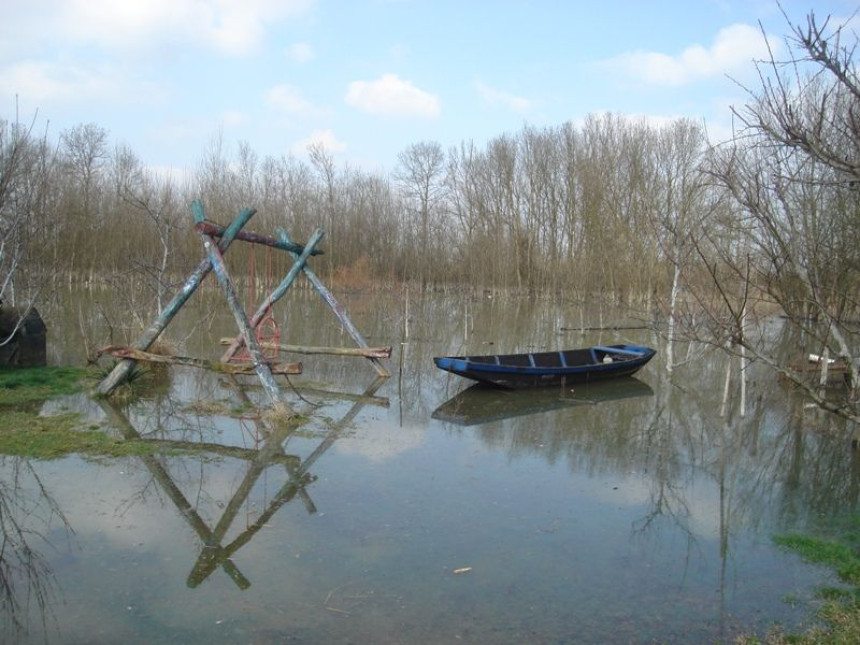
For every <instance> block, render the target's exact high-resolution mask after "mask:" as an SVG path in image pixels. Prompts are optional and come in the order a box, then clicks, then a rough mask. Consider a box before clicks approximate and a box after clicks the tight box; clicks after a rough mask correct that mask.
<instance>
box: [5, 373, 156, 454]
mask: <svg viewBox="0 0 860 645" xmlns="http://www.w3.org/2000/svg"><path fill="white" fill-rule="evenodd" d="M94 376H96V374H95V373H94V371H93V370H91V369H86V368H74V367H30V368H25V369H3V370H0V454H3V455H15V456H20V457H34V458H38V459H55V458H57V457H63V456H66V455H69V454H75V453H77V454H85V455H90V456H103V457H122V456H129V455H139V454H146V453H150V452H153V447H152V446H151V445H146V444H144V443H143V442H140V441H133V440H132V441H129V440H119V439H114V438H111V437H109V436H108V435H107V434H105V432H104V431H103V430H102V429H101V428H99V427H83V426H84V423H83V421H82V419H81V417H80V416H79V415H78V414H75V413H70V412H66V413H61V414H54V415H49V416H43V415H41V414H40V413H39V407H40V406H39V404H40V403H42V402H44V401H46V400H48V399H51V398H56V397H59V396H64V395H69V394H75V393H77V392H82V391H84V390H86V389H89V388H91V387H92V385H93V384H94V383H95V381H94V380H93V379H94Z"/></svg>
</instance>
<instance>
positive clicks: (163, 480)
mask: <svg viewBox="0 0 860 645" xmlns="http://www.w3.org/2000/svg"><path fill="white" fill-rule="evenodd" d="M385 381H386V379H385V378H384V377H379V378H377V379H376V380H375V381H374V382H373V383H372V384H371V385H370V386H369V387H368V388H367V389H366V390H365V392H364V394H363V395H361V396H360V397H356V400H355V402H354V403H353V405H352V406H351V407H350V409H349V410H348V411H347V413H346V414H345V415H344V416H343V417H342V418H341V419H340V420H339V421H338V422H336V423H333V424H331V426H330V428H331V429H330V430H329V432H328V433H327V434H326V436H325V437H324V438H323V440H322V441H321V442H320V444H319V445H318V446H317V447H316V448H315V449H314V450H313V452H311V454H310V455H308V456H307V457H306V458H305V459H304V460H302V459H301V458H300V457H298V456H296V455H289V454H286V453H285V452H284V447H285V444H286V442H287V440H288V439H289V437H290V435H291V434H292V432H293V431H294V430H295V429H296V428H297V426H288V425H280V426H275V427H273V428H270V427H268V426H267V425H266V424H265V423H264V422H263V421H262V420H261V419H258V418H255V419H254V423H255V425H256V426H257V429H258V431H259V435H260V436H262V437H263V443H262V445H261V446H260V447H259V448H258V449H256V450H255V449H249V448H240V447H237V446H225V445H221V444H213V443H194V442H191V441H171V440H165V439H148V438H146V437H142V436H141V435H140V433H139V432H138V431H137V429H135V427H134V426H133V425H132V423H131V421H130V420H129V418H128V416H127V415H126V414H125V413H124V412H123V411H122V410H121V409H120V408H119V407H118V405H117V404H116V403H115V402H114V401H112V400H110V399H106V398H99V399H97V401H98V402H99V405H100V406H101V408H102V410H104V412H105V415H106V416H107V418H108V420H109V421H110V422H111V423H112V424H113V425H114V426H115V427H116V428H117V429H118V430H119V432H120V433H121V434H122V435H123V437H125V438H126V439H134V440H137V441H142V442H145V443H152V444H155V445H158V446H164V447H169V448H178V449H181V450H184V451H195V452H201V453H214V454H218V455H224V456H229V457H233V458H237V459H244V460H246V461H248V462H249V466H248V470H247V472H246V473H245V476H244V478H243V479H242V482H241V483H240V484H239V487H238V488H237V489H236V492H235V493H234V494H233V497H232V498H231V499H230V501H229V502H228V503H227V505H226V506H225V507H224V512H223V513H222V515H221V517H220V519H219V520H218V522H217V523H216V524H215V527H214V528H210V527H209V526H208V525H207V524H206V522H205V520H203V518H202V517H200V515H199V513H198V512H197V511H196V510H195V508H194V506H193V505H192V504H191V502H189V501H188V499H187V498H186V497H185V495H184V494H183V493H182V491H181V490H180V489H179V487H178V486H177V485H176V484H175V483H174V482H173V479H172V478H171V476H170V473H169V472H168V471H167V468H165V466H164V465H163V464H162V463H161V461H159V459H158V458H157V457H155V456H154V455H140V456H139V457H138V458H139V459H140V460H141V461H142V462H143V464H144V465H145V466H146V468H147V469H148V470H149V472H150V473H152V476H153V477H154V478H155V480H156V482H158V484H159V485H160V486H161V488H162V490H163V491H164V492H165V494H166V495H167V496H168V497H169V498H170V500H171V501H172V502H173V504H174V505H175V506H176V509H177V510H178V511H179V514H180V516H182V517H184V518H185V519H186V520H187V521H188V524H189V525H190V526H191V528H192V529H194V532H195V533H197V535H198V536H200V539H201V540H202V542H203V548H202V549H201V551H200V555H199V556H198V558H197V561H196V562H195V563H194V566H193V567H192V569H191V572H190V573H189V574H188V580H187V584H188V586H189V587H192V588H193V587H197V586H198V585H199V584H200V583H202V582H203V581H204V580H206V578H208V577H209V576H210V575H211V573H212V572H213V571H214V570H215V569H217V568H218V567H219V566H220V567H221V568H222V569H223V570H224V572H225V573H226V574H227V575H228V576H229V577H230V579H231V580H233V582H235V583H236V586H237V587H239V588H240V589H247V588H248V587H250V586H251V582H250V580H248V579H247V578H246V577H245V576H244V575H243V574H242V572H241V571H240V570H239V568H238V567H237V566H236V565H235V564H234V563H233V561H232V560H231V558H232V556H233V554H234V553H236V552H237V551H238V550H239V549H240V548H242V547H243V546H244V545H245V544H247V543H248V542H249V541H250V540H251V538H252V537H254V535H255V534H256V533H257V531H259V530H260V529H261V528H262V527H263V526H264V525H265V524H266V523H267V522H268V521H269V519H270V518H271V517H272V516H273V515H274V514H275V513H276V512H277V511H278V509H280V508H281V506H283V505H284V504H287V503H288V502H290V501H292V500H293V499H295V498H296V497H299V498H300V499H301V500H302V502H303V504H304V506H305V509H306V510H307V512H308V513H311V514H312V513H316V510H317V509H316V505H315V504H314V502H313V500H312V499H311V497H310V495H309V494H308V492H307V490H306V487H307V486H308V484H311V483H313V482H314V481H315V480H316V477H315V476H313V475H311V474H310V472H309V471H310V468H311V466H313V465H314V463H316V461H317V460H318V459H319V458H320V457H321V456H322V455H323V454H324V453H325V452H326V451H327V450H328V449H329V448H330V447H331V446H332V445H333V444H334V442H335V441H336V440H337V439H338V437H340V435H341V433H342V432H343V430H344V428H346V427H347V426H348V424H349V423H351V422H352V420H353V419H354V418H355V417H356V415H357V414H358V413H359V412H360V411H361V409H362V408H364V406H365V405H368V404H371V405H386V406H387V405H388V400H387V399H380V398H379V397H375V396H374V394H375V393H376V391H377V390H378V389H379V388H380V387H381V386H382V384H383V383H384V382H385ZM236 391H237V392H238V393H239V396H240V397H242V398H244V399H245V400H246V401H247V395H246V394H245V392H244V390H243V389H242V388H241V387H237V390H236ZM273 465H282V466H283V467H284V469H285V470H286V472H287V476H288V479H287V481H286V482H285V483H284V485H283V486H282V487H281V489H280V490H279V491H278V492H277V493H276V494H275V496H274V497H273V498H272V500H271V501H270V502H269V503H268V505H267V506H266V509H265V510H264V511H263V512H262V513H261V514H260V516H259V517H258V518H257V519H256V521H255V522H254V523H253V524H251V525H250V526H248V527H247V528H246V529H245V530H244V531H242V533H240V534H239V535H238V536H237V537H236V538H235V539H234V540H233V541H232V542H230V543H229V544H226V545H222V541H223V540H224V537H225V536H226V534H227V531H228V530H229V529H230V526H231V525H232V524H233V522H234V521H235V519H236V516H237V515H238V513H239V511H240V509H241V508H242V505H243V504H244V503H245V501H246V500H247V498H248V495H250V493H251V491H252V490H253V488H254V485H255V484H256V482H257V480H258V479H259V478H260V475H262V474H263V473H264V472H265V471H266V470H267V469H268V468H269V467H270V466H273Z"/></svg>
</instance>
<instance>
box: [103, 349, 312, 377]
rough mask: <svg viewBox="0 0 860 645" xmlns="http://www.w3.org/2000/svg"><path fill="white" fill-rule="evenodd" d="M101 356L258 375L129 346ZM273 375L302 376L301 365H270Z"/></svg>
mask: <svg viewBox="0 0 860 645" xmlns="http://www.w3.org/2000/svg"><path fill="white" fill-rule="evenodd" d="M98 353H99V355H102V354H110V355H111V356H114V357H115V358H123V359H131V360H133V361H145V362H147V363H161V364H165V365H187V366H189V367H198V368H201V369H207V370H212V371H213V372H220V373H223V374H256V367H255V366H254V365H250V364H240V363H221V362H219V361H210V360H207V359H205V358H192V357H190V356H170V355H164V354H152V353H150V352H145V351H143V350H140V349H137V348H136V347H129V346H127V345H110V346H108V347H103V348H102V349H100V350H99V352H98ZM269 369H270V370H271V372H272V373H273V374H301V373H302V364H301V363H277V364H274V365H270V366H269Z"/></svg>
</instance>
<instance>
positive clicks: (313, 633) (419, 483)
mask: <svg viewBox="0 0 860 645" xmlns="http://www.w3.org/2000/svg"><path fill="white" fill-rule="evenodd" d="M89 298H94V299H96V300H98V299H99V298H109V295H108V294H101V295H99V294H96V295H93V294H89V295H81V294H78V295H77V296H76V298H75V299H74V302H76V303H77V304H75V307H74V308H78V309H79V310H81V311H83V310H86V311H96V310H97V309H98V308H99V307H98V306H96V304H93V303H90V302H89V300H88V299H89ZM201 300H202V299H201ZM82 301H83V302H84V306H81V302H82ZM288 302H289V303H290V304H289V305H288V306H285V307H282V308H281V310H280V311H279V312H278V316H279V317H280V319H281V327H282V330H283V334H284V335H283V339H282V340H283V342H286V343H296V344H299V343H301V344H307V345H335V346H345V345H349V344H350V343H349V339H348V337H347V336H345V335H344V334H343V332H342V331H341V330H340V328H339V326H338V325H337V324H336V322H335V321H334V318H333V316H332V315H331V314H330V312H329V311H328V310H327V309H325V308H324V307H323V306H321V305H320V303H319V302H318V300H317V299H315V298H313V297H311V296H309V295H307V294H303V295H302V294H298V295H295V296H294V299H293V300H289V299H288ZM343 304H344V305H345V306H346V308H347V310H348V311H349V312H350V314H351V316H352V318H353V320H354V322H355V323H356V325H357V326H358V327H359V328H360V329H361V330H362V331H363V332H364V333H365V334H366V335H367V337H368V340H369V342H370V344H372V345H389V344H390V345H393V346H394V353H393V355H392V359H391V360H390V361H387V362H386V365H387V366H388V367H389V368H390V370H391V372H392V374H393V375H392V377H391V378H390V379H388V380H385V381H383V382H378V381H377V380H376V375H375V372H374V371H373V369H372V368H371V366H370V365H369V363H367V362H366V361H364V360H363V359H345V358H319V357H314V356H306V357H302V358H301V360H303V362H304V365H305V372H304V374H303V375H302V376H301V377H293V379H292V383H293V385H294V386H295V387H296V389H295V390H294V389H293V388H291V387H289V386H288V385H287V384H286V383H284V391H285V395H286V397H287V398H288V400H289V401H290V403H291V405H293V407H295V408H296V409H297V410H298V411H301V412H302V413H304V414H306V415H307V416H308V421H307V423H306V424H304V425H303V426H301V427H300V428H298V429H297V430H295V431H293V432H288V431H286V430H284V429H283V428H281V427H279V426H278V425H277V423H275V422H272V421H270V420H267V419H265V418H259V417H258V416H256V415H253V414H251V413H249V412H248V402H249V401H251V402H254V401H258V400H260V398H259V397H260V390H259V388H257V387H255V384H254V382H253V381H244V382H242V383H237V382H235V381H231V380H229V379H227V378H225V377H221V376H214V375H211V374H208V373H206V372H201V371H195V370H190V369H176V370H173V371H171V372H169V373H168V374H166V375H162V376H160V377H159V378H158V379H157V380H156V386H155V387H154V388H152V389H150V390H148V391H147V392H146V393H145V394H144V395H142V396H141V397H139V398H137V399H134V400H132V401H126V402H123V403H118V404H108V403H103V402H102V403H100V402H96V401H93V400H90V399H88V398H86V397H84V396H80V397H72V398H68V399H61V400H57V401H51V402H47V403H46V404H45V406H44V409H43V411H44V413H45V414H53V413H57V412H61V411H63V410H67V409H73V410H77V411H82V412H84V413H85V414H86V415H87V417H88V419H89V421H90V423H91V424H92V425H97V426H99V427H100V428H103V429H104V431H105V432H108V433H110V434H111V435H112V436H115V437H117V440H122V438H123V437H132V436H138V435H139V436H142V437H144V438H147V439H150V440H152V441H156V442H158V445H159V446H161V447H162V448H163V451H162V452H161V453H159V454H158V455H155V456H151V457H144V458H128V459H120V460H115V459H99V460H92V459H83V458H80V457H69V458H65V459H60V460H53V461H34V460H30V461H27V460H21V459H18V458H12V457H2V458H0V497H2V500H0V503H2V505H3V506H2V509H0V510H2V511H3V517H4V518H5V520H4V525H3V527H4V529H6V532H7V538H8V539H7V543H6V554H12V555H11V556H10V555H5V554H4V557H5V559H6V561H7V563H9V564H10V565H12V566H11V567H7V568H5V569H3V571H4V580H3V582H4V584H6V585H8V586H7V590H6V591H5V595H4V598H3V600H4V604H3V606H2V616H3V621H4V626H5V632H4V634H5V637H6V640H7V641H8V642H15V641H18V642H45V641H47V642H51V643H117V642H123V643H205V644H212V643H331V642H338V643H368V642H372V643H456V642H475V643H518V642H535V643H707V642H718V641H719V642H730V641H731V639H732V637H733V636H734V635H736V634H737V633H739V632H746V633H750V632H754V633H758V634H764V633H766V631H767V630H768V629H769V628H770V627H771V626H773V625H774V624H780V625H782V626H785V627H787V628H789V629H794V628H800V627H803V626H804V625H808V624H809V621H810V620H811V616H812V612H813V611H814V608H815V604H814V593H815V588H816V587H817V586H819V585H823V584H833V582H834V581H833V580H832V579H831V578H830V576H829V574H828V572H827V571H826V570H824V569H820V568H815V567H811V566H808V565H805V564H803V563H802V562H801V561H800V560H799V559H798V558H797V557H796V556H794V555H792V554H789V553H785V552H782V551H780V550H779V549H777V548H775V547H774V545H773V543H772V536H773V535H774V534H776V533H785V532H788V531H792V530H804V529H808V528H810V527H814V526H817V525H820V524H822V523H826V522H828V521H830V520H832V519H835V518H838V517H840V516H842V515H844V514H846V513H850V512H852V511H854V510H855V509H856V503H857V497H858V489H860V486H858V484H860V470H858V467H857V464H856V459H855V457H854V455H853V454H852V453H851V452H850V450H849V449H848V443H847V441H846V439H845V437H844V435H842V434H841V433H840V428H838V427H836V426H834V425H833V422H832V421H829V420H827V418H826V417H823V416H820V415H819V414H818V413H816V412H815V411H810V410H804V409H803V406H802V402H799V401H794V400H792V398H791V397H790V396H789V395H788V394H787V392H786V391H785V390H784V389H783V388H782V387H781V386H780V385H779V384H778V383H777V382H776V380H775V379H774V378H773V377H772V376H771V375H769V374H768V373H767V372H766V371H763V370H759V369H758V368H755V367H754V368H753V369H752V370H751V372H750V394H749V403H748V409H747V414H746V416H745V417H744V418H740V417H739V416H738V415H737V413H736V409H734V408H733V410H734V411H733V412H732V413H731V414H729V415H727V417H726V418H720V417H719V415H718V410H719V403H720V397H721V394H722V388H723V382H724V378H725V370H726V364H725V359H724V358H723V357H722V356H719V355H714V354H710V353H704V354H703V355H702V356H701V357H700V358H697V359H696V360H695V361H691V362H690V363H688V364H687V365H686V366H684V367H682V368H680V369H679V370H678V371H677V372H676V374H675V375H674V377H673V379H672V380H669V379H668V377H667V375H666V373H665V365H664V362H663V358H662V357H663V356H664V355H665V346H664V344H663V341H662V340H661V339H659V338H658V337H656V336H653V335H652V334H651V333H650V332H638V331H618V332H603V333H600V332H588V333H586V334H584V335H581V334H579V333H578V332H569V331H561V328H562V327H575V326H577V325H580V324H581V322H582V321H585V322H586V323H591V324H597V323H598V322H600V320H601V319H602V320H603V321H604V322H610V321H611V319H612V318H613V314H612V313H611V312H600V311H598V310H596V309H589V312H588V315H587V316H586V315H584V314H582V312H580V310H579V309H578V308H575V307H573V306H567V305H565V306H563V305H557V304H554V303H551V302H540V301H526V300H523V301H500V300H499V299H498V298H493V299H480V300H477V301H470V300H467V299H458V298H449V297H434V298H427V299H424V300H422V301H418V300H416V299H414V298H412V299H411V301H410V302H409V304H408V306H407V304H406V298H405V297H403V296H402V295H400V294H398V296H397V297H388V298H386V297H375V298H373V299H370V298H358V297H354V298H346V299H344V301H343ZM70 309H73V307H70ZM207 311H208V310H205V309H204V308H203V306H202V305H200V306H198V308H196V309H195V308H193V307H192V308H190V309H189V311H188V312H186V313H185V314H183V318H182V319H180V320H179V321H177V324H176V327H175V328H171V334H172V339H173V340H174V342H175V343H176V345H177V348H178V349H179V351H181V352H182V353H185V354H190V355H194V356H209V357H216V356H218V355H219V353H220V347H219V346H218V339H219V338H220V337H222V336H225V335H230V334H231V333H232V332H233V331H234V328H233V326H232V321H231V319H230V318H229V316H225V315H224V312H220V313H218V314H216V315H212V316H210V315H209V314H208V313H207ZM69 315H70V317H71V319H72V320H73V321H74V322H70V323H69V324H68V325H66V326H62V325H61V323H60V321H59V320H56V321H55V322H54V324H52V326H51V329H52V332H51V334H52V335H51V339H52V343H53V344H52V347H51V352H52V356H53V357H54V361H56V362H75V361H79V360H80V355H79V353H80V351H81V350H80V347H81V345H82V343H81V340H80V333H81V332H80V329H81V328H82V325H81V324H80V321H81V320H82V317H81V316H80V315H79V313H78V311H74V313H72V314H69ZM616 317H617V314H616ZM85 325H89V327H88V331H87V334H88V335H89V336H90V337H91V338H92V339H93V340H92V341H91V342H96V341H98V342H107V340H108V336H109V335H111V334H113V335H114V337H113V338H112V340H114V341H118V340H121V338H117V337H116V336H121V335H122V330H121V329H120V328H119V327H118V326H117V325H116V322H115V321H113V323H112V324H111V325H108V324H107V323H106V322H105V316H101V317H100V316H97V315H95V314H93V315H92V316H91V318H87V319H86V323H85ZM58 327H62V328H61V329H58ZM85 328H86V327H85ZM772 332H773V334H777V333H778V329H774V330H772ZM76 334H77V337H76ZM613 341H616V342H637V343H642V344H648V345H651V346H655V347H657V348H658V349H659V354H658V357H657V358H656V359H655V360H654V361H653V362H652V363H651V364H649V365H648V366H647V368H646V369H645V370H643V371H642V372H641V373H640V374H639V375H638V376H637V378H636V379H635V380H629V381H625V382H623V383H621V384H615V385H609V386H606V387H592V388H576V389H574V390H567V391H555V392H549V393H539V394H538V393H526V394H525V395H523V394H508V395H498V394H493V393H488V392H486V391H477V392H476V391H473V390H469V391H466V392H463V390H466V389H467V387H468V383H466V382H464V381H461V380H458V379H456V378H455V377H450V376H448V375H447V374H445V373H443V372H440V371H438V370H435V368H434V367H433V365H432V361H431V358H432V356H434V355H441V354H452V353H457V354H460V353H464V352H471V353H494V352H495V351H499V352H512V351H519V350H526V349H544V348H561V347H577V346H583V345H590V344H593V343H595V342H601V343H608V342H613ZM494 348H497V349H494ZM686 350H687V348H686V347H684V348H680V351H681V352H682V353H683V352H686ZM691 351H692V352H693V353H692V354H691V357H694V358H696V357H697V356H698V353H699V352H700V349H699V348H691ZM326 392H328V393H326ZM332 392H334V394H333V393H332ZM360 395H361V396H360ZM231 410H232V411H234V412H233V413H231ZM240 411H244V413H242V412H240ZM177 446H178V447H182V448H184V449H185V452H181V453H179V452H177V451H176V450H174V448H176V447H177ZM10 519H12V520H14V523H13V522H10ZM12 524H14V526H12ZM10 527H12V528H10ZM16 531H20V532H16ZM9 536H11V537H9Z"/></svg>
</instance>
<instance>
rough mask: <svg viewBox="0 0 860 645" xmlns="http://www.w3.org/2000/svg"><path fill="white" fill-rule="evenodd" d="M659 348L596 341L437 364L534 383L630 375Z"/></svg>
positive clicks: (509, 383)
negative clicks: (589, 344)
mask: <svg viewBox="0 0 860 645" xmlns="http://www.w3.org/2000/svg"><path fill="white" fill-rule="evenodd" d="M654 354H656V352H655V351H654V350H653V349H651V348H650V347H640V346H638V345H596V346H594V347H587V348H585V349H568V350H562V351H558V352H537V353H531V354H507V355H495V356H493V355H490V356H442V357H438V358H434V359H433V361H434V362H435V363H436V367H438V368H439V369H442V370H445V371H446V372H451V373H452V374H456V375H458V376H463V377H465V378H470V379H473V380H475V381H479V382H481V383H491V384H493V385H499V386H502V387H509V388H518V387H535V386H542V385H557V384H560V383H561V384H564V383H582V382H588V381H597V380H603V379H607V378H616V377H619V376H630V375H631V374H633V373H635V372H636V371H637V370H638V369H639V368H640V367H642V366H643V365H645V363H647V362H648V361H650V360H651V358H653V356H654Z"/></svg>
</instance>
